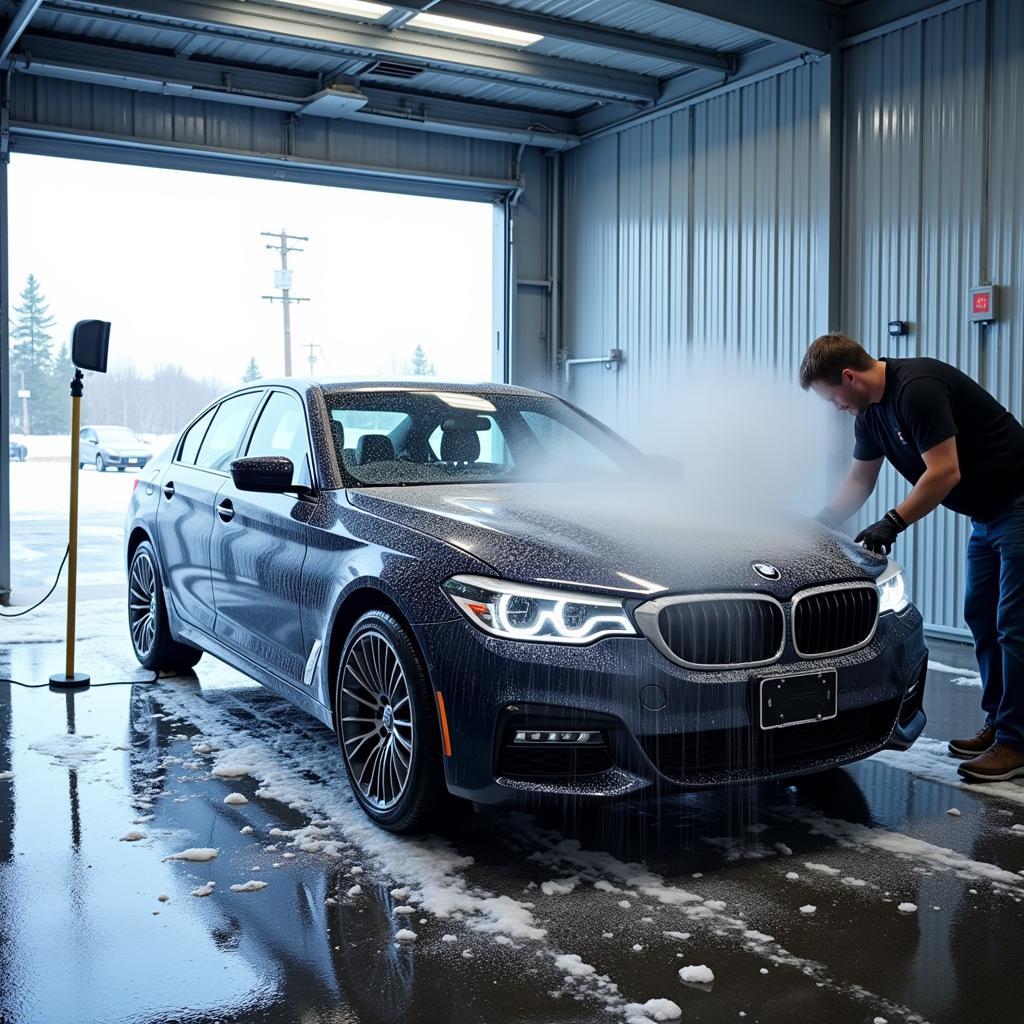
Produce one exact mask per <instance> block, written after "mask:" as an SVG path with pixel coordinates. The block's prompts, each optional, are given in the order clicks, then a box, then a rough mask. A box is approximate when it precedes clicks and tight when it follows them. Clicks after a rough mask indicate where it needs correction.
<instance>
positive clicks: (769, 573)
mask: <svg viewBox="0 0 1024 1024" xmlns="http://www.w3.org/2000/svg"><path fill="white" fill-rule="evenodd" d="M750 567H751V568H752V569H753V570H754V572H756V573H757V575H758V576H760V577H761V578H762V579H765V580H777V579H781V578H782V573H781V572H779V570H778V569H776V568H775V566H774V565H772V564H771V563H770V562H752V563H751V566H750Z"/></svg>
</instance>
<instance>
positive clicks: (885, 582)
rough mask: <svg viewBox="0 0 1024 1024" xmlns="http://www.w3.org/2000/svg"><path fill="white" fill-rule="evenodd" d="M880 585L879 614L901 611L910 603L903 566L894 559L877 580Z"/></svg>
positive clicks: (878, 585)
mask: <svg viewBox="0 0 1024 1024" xmlns="http://www.w3.org/2000/svg"><path fill="white" fill-rule="evenodd" d="M875 586H877V587H878V614H879V615H884V614H885V613H886V612H901V611H903V609H904V608H906V607H907V605H908V604H910V598H909V597H908V596H907V581H906V578H905V577H904V575H903V567H902V566H900V565H897V564H896V563H895V562H894V561H892V559H890V560H889V565H888V566H887V567H886V570H885V572H883V573H882V575H881V576H879V577H878V579H877V580H875Z"/></svg>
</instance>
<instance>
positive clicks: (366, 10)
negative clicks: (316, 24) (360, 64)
mask: <svg viewBox="0 0 1024 1024" xmlns="http://www.w3.org/2000/svg"><path fill="white" fill-rule="evenodd" d="M277 2H278V3H282V4H287V5H288V6H289V7H308V8H311V9H313V10H317V11H328V12H330V13H331V14H348V15H351V16H352V17H353V18H366V19H367V20H368V21H376V20H377V19H378V18H383V17H384V15H385V14H390V13H391V8H390V7H388V6H387V5H386V4H371V3H369V2H368V0H277Z"/></svg>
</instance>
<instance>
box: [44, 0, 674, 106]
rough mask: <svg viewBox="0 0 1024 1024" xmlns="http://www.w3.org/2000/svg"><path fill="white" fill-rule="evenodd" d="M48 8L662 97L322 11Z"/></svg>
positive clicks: (561, 67) (189, 4)
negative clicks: (110, 15)
mask: <svg viewBox="0 0 1024 1024" xmlns="http://www.w3.org/2000/svg"><path fill="white" fill-rule="evenodd" d="M46 7H47V9H52V10H64V11H74V12H75V13H79V14H82V13H87V12H89V11H90V10H96V11H112V12H115V13H119V14H124V15H127V16H129V17H137V18H138V19H139V21H140V23H143V24H150V23H154V22H155V23H160V24H170V25H175V26H184V27H187V28H189V27H191V28H201V29H203V30H206V31H208V32H209V33H211V34H219V35H229V36H232V37H234V38H239V37H242V38H249V39H258V40H260V41H263V42H266V43H269V44H271V45H272V44H273V43H274V41H275V40H280V41H282V42H286V43H288V44H294V45H298V46H300V47H304V48H308V49H312V50H316V51H320V52H326V53H341V54H351V55H354V56H371V57H377V58H385V59H388V60H397V61H411V62H413V63H418V64H422V65H425V66H428V67H432V68H435V69H437V70H442V71H448V72H454V73H456V74H463V75H468V76H470V77H477V78H486V79H488V80H490V81H495V80H501V81H515V82H519V83H521V84H524V85H531V86H535V87H541V88H552V89H560V90H563V91H567V92H573V93H577V94H581V95H586V96H591V97H599V98H602V99H608V100H617V101H620V102H628V103H637V104H640V105H644V104H647V103H652V102H654V101H655V100H656V99H657V98H658V96H659V94H660V87H659V84H658V82H657V81H656V80H655V79H653V78H649V77H645V76H643V75H636V74H631V73H628V72H624V71H616V70H614V69H612V68H602V67H595V66H594V65H591V64H585V63H583V62H578V61H567V60H561V59H559V58H556V57H546V56H543V55H542V54H537V53H531V52H530V51H528V50H525V51H524V50H519V49H516V48H514V47H508V46H500V45H490V44H487V43H484V42H477V41H475V40H470V41H467V40H457V39H448V38H445V39H443V40H442V39H441V38H440V37H437V38H435V37H428V36H426V35H425V34H423V33H414V32H409V31H398V32H390V31H388V30H387V29H382V28H379V27H376V26H373V25H367V24H363V23H360V22H357V21H353V20H351V19H346V18H341V17H336V16H334V15H330V14H323V13H321V12H319V11H313V10H299V9H298V8H295V9H292V8H286V7H275V6H273V5H270V4H266V3H261V2H259V0H247V2H238V0H202V2H198V0H84V2H81V3H79V2H71V3H68V2H63V0H58V2H56V3H48V4H46Z"/></svg>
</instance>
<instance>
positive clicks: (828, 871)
mask: <svg viewBox="0 0 1024 1024" xmlns="http://www.w3.org/2000/svg"><path fill="white" fill-rule="evenodd" d="M804 867H805V868H807V870H808V871H817V872H818V874H821V875H841V874H842V872H841V871H840V870H839V869H838V868H830V867H829V866H828V865H827V864H812V863H811V862H810V861H804Z"/></svg>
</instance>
